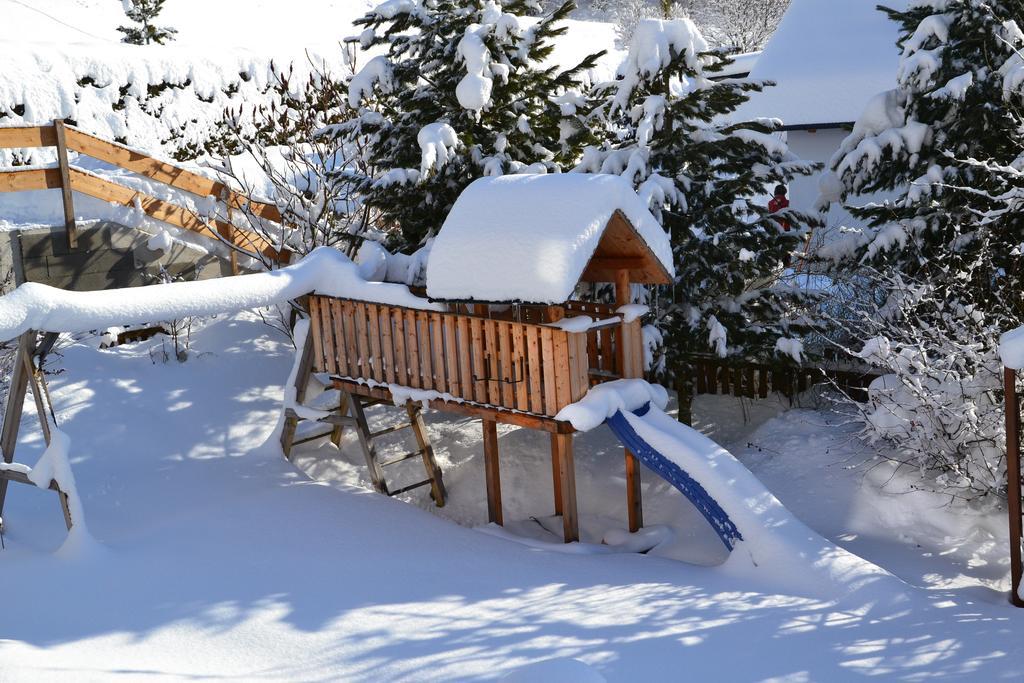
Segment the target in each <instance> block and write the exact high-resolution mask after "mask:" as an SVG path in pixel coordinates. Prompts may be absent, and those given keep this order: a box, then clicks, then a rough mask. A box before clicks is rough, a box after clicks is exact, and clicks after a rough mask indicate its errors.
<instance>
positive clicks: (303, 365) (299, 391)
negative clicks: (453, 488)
mask: <svg viewBox="0 0 1024 683" xmlns="http://www.w3.org/2000/svg"><path fill="white" fill-rule="evenodd" d="M310 347H311V343H310V339H309V338H308V336H307V340H306V344H304V345H303V353H302V358H301V359H300V361H299V372H298V373H297V374H296V378H295V402H296V403H297V404H298V405H300V406H301V405H302V403H303V401H305V399H306V391H307V388H308V386H309V382H310V380H311V379H312V377H311V375H312V353H311V348H310ZM387 403H388V402H387V401H384V400H381V399H370V398H365V397H363V396H359V395H358V394H352V393H349V392H345V391H342V392H341V396H340V400H339V402H338V407H337V408H336V409H334V410H333V411H332V412H330V413H328V414H327V415H325V416H323V417H320V418H317V419H309V418H304V417H302V416H300V415H299V414H298V413H297V412H296V411H295V410H293V409H291V408H288V409H287V410H286V411H285V423H284V429H283V430H282V432H281V449H282V450H283V451H284V456H285V458H287V459H289V460H291V452H292V447H293V446H296V445H298V444H301V443H307V442H310V441H316V440H319V439H323V438H326V437H327V436H330V437H331V441H332V442H333V443H334V445H335V446H340V445H341V436H342V430H343V429H344V428H345V427H352V428H354V429H355V432H356V436H357V437H358V440H359V446H360V448H361V449H362V451H363V457H364V458H365V459H366V466H367V469H368V470H369V472H370V480H371V481H372V482H373V487H374V488H375V489H376V490H377V492H378V493H383V494H384V495H386V496H397V495H400V494H402V493H406V492H408V491H412V490H413V489H418V488H421V487H423V486H428V485H429V486H430V497H431V498H432V499H433V501H434V503H435V504H436V505H437V506H438V507H444V504H445V502H446V500H447V497H448V493H447V491H446V490H445V487H444V478H443V475H442V473H441V468H440V467H439V466H438V465H437V460H436V459H435V458H434V448H433V446H432V445H431V444H430V439H429V438H428V436H427V430H426V425H424V423H423V414H422V413H423V411H422V408H421V407H420V405H419V404H418V403H413V402H412V401H409V402H407V403H406V404H405V406H404V410H405V417H406V418H407V419H406V420H403V421H402V422H398V423H396V424H393V425H391V426H389V427H385V428H383V429H380V430H378V431H376V432H374V431H372V430H371V429H370V425H369V423H368V422H367V420H366V408H368V407H370V406H373V405H378V404H387ZM396 407H397V406H396ZM304 420H307V421H312V422H317V423H319V424H322V425H325V426H327V427H329V429H327V430H326V431H322V432H319V433H317V434H313V435H311V436H307V437H304V438H302V439H296V438H295V432H296V430H297V428H298V424H299V422H302V421H304ZM403 429H409V430H411V431H412V434H413V436H414V437H415V440H416V448H414V449H413V450H411V451H409V452H407V453H404V454H402V455H399V456H394V457H390V458H387V459H386V460H382V459H381V458H380V456H379V454H378V452H377V446H376V443H375V442H376V440H377V439H379V438H381V437H382V436H385V435H387V434H392V433H394V432H397V431H399V430H403ZM414 458H420V459H421V461H422V462H423V468H424V470H426V474H427V478H426V479H423V480H421V481H417V482H416V483H414V484H409V485H407V486H402V487H401V488H397V489H394V490H392V489H391V488H390V487H389V486H388V483H387V479H386V478H385V476H384V471H385V470H384V468H386V467H391V466H393V465H397V464H399V463H402V462H405V461H406V460H412V459H414Z"/></svg>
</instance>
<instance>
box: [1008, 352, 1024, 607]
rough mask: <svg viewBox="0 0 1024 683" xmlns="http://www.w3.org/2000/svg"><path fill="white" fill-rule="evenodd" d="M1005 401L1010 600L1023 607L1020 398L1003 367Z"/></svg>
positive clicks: (1014, 376)
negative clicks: (1020, 591) (1020, 593)
mask: <svg viewBox="0 0 1024 683" xmlns="http://www.w3.org/2000/svg"><path fill="white" fill-rule="evenodd" d="M1003 389H1004V392H1005V403H1006V507H1007V510H1008V512H1009V515H1010V602H1012V603H1013V604H1014V605H1016V606H1017V607H1024V600H1022V599H1021V597H1020V595H1018V593H1017V592H1018V590H1019V589H1020V583H1021V573H1022V566H1021V547H1020V546H1021V535H1022V533H1021V500H1020V401H1019V399H1018V397H1017V371H1016V370H1014V369H1012V368H1003Z"/></svg>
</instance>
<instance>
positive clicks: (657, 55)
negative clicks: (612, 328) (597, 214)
mask: <svg viewBox="0 0 1024 683" xmlns="http://www.w3.org/2000/svg"><path fill="white" fill-rule="evenodd" d="M728 63H729V58H728V57H727V56H726V55H724V54H723V53H720V52H715V51H709V49H708V45H707V43H706V42H705V41H704V39H703V37H702V36H701V34H700V31H699V30H698V29H697V27H696V26H695V25H694V24H693V22H692V21H690V20H689V19H677V20H672V21H660V20H646V21H643V22H641V23H640V24H639V25H638V26H637V28H636V31H635V32H634V34H633V39H632V43H631V46H630V49H629V54H628V57H627V59H626V61H625V63H624V64H623V65H622V67H621V68H620V72H619V78H618V79H617V80H616V81H615V82H614V83H612V84H610V85H609V86H608V87H607V89H606V91H605V92H606V95H605V97H604V101H603V102H602V104H601V106H600V107H599V108H598V109H597V110H596V112H595V115H598V116H603V117H604V118H605V119H606V120H608V121H609V123H610V125H612V126H614V127H615V128H617V129H618V133H619V136H618V138H619V139H618V141H617V142H615V143H613V144H606V145H604V146H603V147H600V148H597V147H592V148H588V150H587V151H586V153H585V155H584V160H583V162H582V163H581V164H580V165H579V167H578V168H577V170H579V171H586V172H591V173H616V174H621V175H623V176H624V177H626V178H628V179H629V180H630V181H631V182H632V183H634V185H635V187H636V188H637V192H638V193H639V194H640V196H641V197H642V198H643V199H644V200H645V201H647V202H648V204H649V206H650V208H651V210H652V212H654V214H655V216H657V217H658V218H659V219H660V221H661V223H662V225H663V227H664V228H665V229H666V230H667V231H668V232H669V235H670V238H671V240H672V245H673V252H674V257H675V266H676V273H677V277H676V282H675V284H674V285H673V286H672V287H671V288H669V290H670V291H667V292H664V293H663V294H659V296H661V297H662V301H661V302H660V303H661V306H660V308H661V311H662V313H663V320H662V323H661V325H660V327H661V328H662V333H663V336H664V342H665V351H666V359H665V360H666V361H667V365H666V366H664V367H663V368H662V369H663V370H665V371H667V374H668V375H669V376H670V378H674V379H675V380H677V382H676V384H677V388H678V390H679V392H680V401H681V403H683V404H684V405H683V408H685V407H686V405H685V402H686V400H687V397H688V396H689V395H690V394H691V391H692V388H690V387H688V386H686V384H685V382H686V381H687V378H689V377H690V370H689V362H690V361H691V360H692V358H693V354H700V353H703V354H707V353H713V354H715V355H716V356H718V357H720V358H730V359H737V360H742V359H753V358H767V357H771V356H773V355H774V354H776V353H779V354H781V355H783V356H787V357H792V358H797V359H798V358H799V357H800V355H801V353H802V350H801V349H802V345H801V342H800V340H799V339H798V338H796V335H797V334H799V332H800V329H801V328H802V327H803V323H804V322H805V321H804V320H803V316H802V315H801V314H800V313H799V305H800V304H801V302H802V301H803V300H804V299H805V296H804V295H803V294H801V292H800V291H799V290H796V289H794V288H791V287H788V286H785V285H784V284H782V283H780V282H779V281H778V279H779V276H781V275H782V274H783V273H784V271H785V267H786V264H788V263H789V262H790V259H791V254H792V253H793V252H794V251H795V250H796V249H797V248H798V247H799V246H800V245H801V243H802V239H803V237H804V236H805V234H806V229H807V227H808V226H809V225H812V224H814V223H815V222H816V220H817V218H816V217H815V216H812V215H805V214H802V213H799V212H797V211H794V210H790V209H786V210H784V211H783V212H780V213H776V214H771V213H770V212H769V211H768V208H767V203H768V198H769V196H770V194H771V192H772V190H773V189H774V187H775V186H776V185H780V184H785V183H787V182H789V180H790V179H791V178H793V176H794V175H797V174H806V173H810V172H811V171H812V170H813V165H812V164H808V163H805V162H801V161H799V160H796V159H794V158H793V156H792V155H791V154H790V152H789V151H788V149H787V147H786V144H785V143H784V142H783V140H782V139H781V138H780V137H779V136H777V135H773V131H774V127H773V125H774V124H772V123H771V122H768V121H758V122H743V123H730V122H729V120H728V117H729V115H730V114H731V113H732V112H733V111H735V109H736V108H737V107H738V106H739V105H740V104H742V103H743V102H745V101H746V100H747V98H748V96H749V95H748V93H750V92H755V91H759V90H761V88H762V85H760V84H756V83H751V82H739V81H730V80H723V81H714V80H711V79H712V77H713V76H714V74H715V72H717V71H720V70H721V69H722V68H723V67H724V66H726V65H727V64H728ZM686 412H687V411H685V410H681V411H680V413H681V417H682V418H683V419H685V418H686Z"/></svg>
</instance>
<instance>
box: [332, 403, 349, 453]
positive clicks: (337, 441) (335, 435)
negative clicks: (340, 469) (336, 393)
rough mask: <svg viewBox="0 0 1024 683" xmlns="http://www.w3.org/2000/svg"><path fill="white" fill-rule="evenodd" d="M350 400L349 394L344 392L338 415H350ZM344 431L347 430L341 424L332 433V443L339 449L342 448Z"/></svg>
mask: <svg viewBox="0 0 1024 683" xmlns="http://www.w3.org/2000/svg"><path fill="white" fill-rule="evenodd" d="M348 398H349V397H348V394H346V393H344V392H342V394H341V401H340V402H339V403H338V415H341V416H345V415H348ZM344 429H345V428H344V427H343V426H342V425H340V424H339V425H335V427H334V430H333V431H331V443H333V444H334V445H335V446H337V447H338V448H341V435H342V433H343V431H344Z"/></svg>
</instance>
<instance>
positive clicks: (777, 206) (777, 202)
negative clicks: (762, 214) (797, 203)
mask: <svg viewBox="0 0 1024 683" xmlns="http://www.w3.org/2000/svg"><path fill="white" fill-rule="evenodd" d="M788 208H789V197H787V196H786V186H785V185H776V186H775V196H774V197H772V199H771V201H769V202H768V210H769V211H771V212H772V213H778V212H779V211H782V210H783V209H788ZM776 222H777V223H778V224H779V225H781V226H782V229H783V230H785V231H786V232H789V221H785V220H782V219H776Z"/></svg>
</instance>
